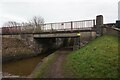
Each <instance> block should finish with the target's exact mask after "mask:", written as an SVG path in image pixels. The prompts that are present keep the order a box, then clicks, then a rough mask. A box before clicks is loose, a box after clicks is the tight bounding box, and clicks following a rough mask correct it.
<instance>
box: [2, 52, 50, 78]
mask: <svg viewBox="0 0 120 80" xmlns="http://www.w3.org/2000/svg"><path fill="white" fill-rule="evenodd" d="M49 54H50V53H42V54H40V55H38V56H36V57H31V58H27V59H22V60H17V61H11V62H8V63H3V64H2V71H3V73H8V74H11V75H18V76H28V75H30V74H31V72H32V71H33V70H34V69H35V67H36V66H37V64H38V63H39V62H41V61H42V59H43V58H45V57H47V56H48V55H49Z"/></svg>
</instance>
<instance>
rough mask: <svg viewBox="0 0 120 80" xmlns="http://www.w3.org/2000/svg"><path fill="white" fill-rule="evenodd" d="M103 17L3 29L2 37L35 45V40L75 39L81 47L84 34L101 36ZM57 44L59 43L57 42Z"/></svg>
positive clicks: (75, 43) (76, 43) (75, 42)
mask: <svg viewBox="0 0 120 80" xmlns="http://www.w3.org/2000/svg"><path fill="white" fill-rule="evenodd" d="M102 25H103V16H102V15H98V16H97V17H96V20H95V19H91V20H82V21H69V22H59V23H47V24H41V25H40V26H39V27H36V26H32V25H29V26H16V27H3V28H2V35H4V36H5V35H7V36H9V35H10V36H11V35H12V36H17V37H19V38H20V39H22V40H25V41H27V42H29V44H31V42H32V44H35V43H36V41H35V39H36V40H37V39H45V38H46V39H49V40H50V39H57V38H74V45H79V46H80V37H81V35H82V33H83V32H95V33H96V34H97V35H101V33H102V31H101V30H102V29H101V27H102ZM56 42H57V41H56Z"/></svg>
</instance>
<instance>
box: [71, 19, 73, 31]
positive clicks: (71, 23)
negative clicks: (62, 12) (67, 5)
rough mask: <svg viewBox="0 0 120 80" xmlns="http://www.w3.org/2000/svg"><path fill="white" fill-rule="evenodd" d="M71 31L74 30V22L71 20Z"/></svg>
mask: <svg viewBox="0 0 120 80" xmlns="http://www.w3.org/2000/svg"><path fill="white" fill-rule="evenodd" d="M71 31H73V22H72V21H71Z"/></svg>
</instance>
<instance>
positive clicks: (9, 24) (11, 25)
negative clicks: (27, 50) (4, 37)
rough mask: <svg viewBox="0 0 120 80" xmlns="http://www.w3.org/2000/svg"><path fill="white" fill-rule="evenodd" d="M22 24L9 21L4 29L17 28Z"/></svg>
mask: <svg viewBox="0 0 120 80" xmlns="http://www.w3.org/2000/svg"><path fill="white" fill-rule="evenodd" d="M19 25H20V24H19V23H17V22H15V21H8V22H6V23H4V25H3V27H17V26H19Z"/></svg>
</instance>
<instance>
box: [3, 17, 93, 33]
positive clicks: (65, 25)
mask: <svg viewBox="0 0 120 80" xmlns="http://www.w3.org/2000/svg"><path fill="white" fill-rule="evenodd" d="M94 26H95V20H94V19H93V20H83V21H70V22H59V23H47V24H41V25H40V26H39V27H35V26H15V27H3V28H2V33H3V34H20V33H41V32H55V31H73V30H90V29H92V28H93V27H94Z"/></svg>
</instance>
